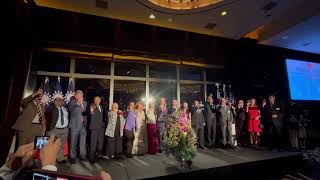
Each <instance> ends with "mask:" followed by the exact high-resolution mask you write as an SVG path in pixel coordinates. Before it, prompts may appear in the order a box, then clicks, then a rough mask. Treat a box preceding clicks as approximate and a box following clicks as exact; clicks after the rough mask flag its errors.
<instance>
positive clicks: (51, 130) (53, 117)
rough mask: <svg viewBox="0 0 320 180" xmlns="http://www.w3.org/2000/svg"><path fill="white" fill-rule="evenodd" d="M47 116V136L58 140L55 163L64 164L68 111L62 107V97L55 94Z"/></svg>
mask: <svg viewBox="0 0 320 180" xmlns="http://www.w3.org/2000/svg"><path fill="white" fill-rule="evenodd" d="M46 116H47V121H48V124H47V134H48V136H51V135H54V136H56V137H57V138H59V139H60V141H61V143H60V148H59V152H58V157H57V161H58V162H62V163H63V162H65V160H66V158H65V156H64V145H65V143H66V142H67V140H68V133H69V129H68V124H69V119H68V111H67V109H66V108H65V107H63V97H62V95H61V94H57V95H55V97H54V104H53V105H52V106H50V107H49V108H48V110H47V112H46Z"/></svg>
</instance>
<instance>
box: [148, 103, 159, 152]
mask: <svg viewBox="0 0 320 180" xmlns="http://www.w3.org/2000/svg"><path fill="white" fill-rule="evenodd" d="M156 121H157V115H156V110H155V106H154V103H153V102H150V104H149V109H148V110H147V129H148V153H149V154H156V153H157V148H158V138H157V124H156Z"/></svg>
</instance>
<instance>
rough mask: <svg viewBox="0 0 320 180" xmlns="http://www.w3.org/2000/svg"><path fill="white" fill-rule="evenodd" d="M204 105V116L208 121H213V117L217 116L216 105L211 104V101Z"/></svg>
mask: <svg viewBox="0 0 320 180" xmlns="http://www.w3.org/2000/svg"><path fill="white" fill-rule="evenodd" d="M204 107H205V108H204V116H205V118H206V121H207V122H208V121H212V119H213V117H214V116H216V109H215V108H216V105H214V104H213V105H210V104H209V103H206V104H205V106H204Z"/></svg>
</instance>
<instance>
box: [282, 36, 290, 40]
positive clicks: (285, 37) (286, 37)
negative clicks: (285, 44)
mask: <svg viewBox="0 0 320 180" xmlns="http://www.w3.org/2000/svg"><path fill="white" fill-rule="evenodd" d="M288 38H289V37H288V36H283V37H282V38H281V39H288Z"/></svg>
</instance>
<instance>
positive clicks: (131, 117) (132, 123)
mask: <svg viewBox="0 0 320 180" xmlns="http://www.w3.org/2000/svg"><path fill="white" fill-rule="evenodd" d="M136 119H137V114H136V112H134V111H129V113H128V116H127V119H126V125H125V129H126V130H129V131H133V130H134V129H135V127H136Z"/></svg>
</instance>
